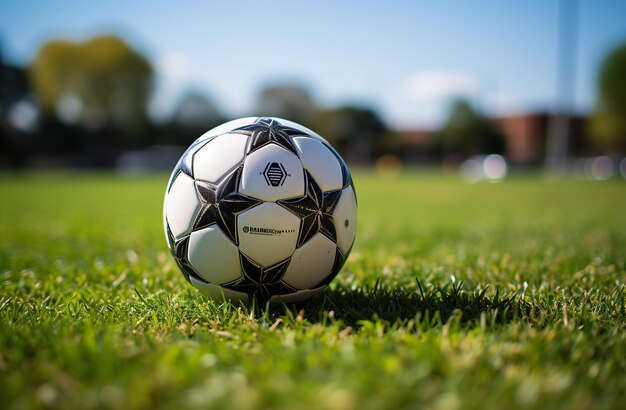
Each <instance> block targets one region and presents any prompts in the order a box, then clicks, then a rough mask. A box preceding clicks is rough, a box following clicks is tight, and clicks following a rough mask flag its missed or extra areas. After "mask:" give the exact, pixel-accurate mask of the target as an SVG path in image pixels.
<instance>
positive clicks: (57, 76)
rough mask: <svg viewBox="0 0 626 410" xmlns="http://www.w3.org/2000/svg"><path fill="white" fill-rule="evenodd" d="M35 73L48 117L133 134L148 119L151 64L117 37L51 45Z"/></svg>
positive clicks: (40, 55)
mask: <svg viewBox="0 0 626 410" xmlns="http://www.w3.org/2000/svg"><path fill="white" fill-rule="evenodd" d="M30 76H31V82H32V84H33V88H34V91H35V94H36V96H37V98H38V100H39V103H40V105H41V108H42V110H43V111H44V113H45V114H47V115H48V116H49V117H58V118H59V119H60V120H62V121H64V122H67V123H77V124H80V125H82V126H83V127H85V128H86V129H88V130H91V131H98V130H100V129H102V128H104V127H112V128H114V129H117V130H120V131H124V132H127V133H130V134H137V133H138V132H140V130H141V129H142V127H143V126H144V125H145V123H146V107H147V103H148V99H149V97H150V93H151V90H152V68H151V66H150V63H149V62H148V61H147V60H146V58H145V57H143V56H142V55H141V54H139V53H138V52H137V51H135V50H133V49H132V48H131V47H130V46H129V45H128V44H127V43H126V42H124V41H123V40H122V39H120V38H118V37H115V36H100V37H95V38H92V39H90V40H88V41H85V42H82V43H75V42H70V41H64V40H54V41H51V42H49V43H46V44H45V45H44V46H42V48H41V49H40V50H39V53H38V54H37V56H36V57H35V59H34V61H33V63H32V66H31V67H30Z"/></svg>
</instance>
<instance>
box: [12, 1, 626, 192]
mask: <svg viewBox="0 0 626 410" xmlns="http://www.w3.org/2000/svg"><path fill="white" fill-rule="evenodd" d="M0 8H1V13H0V167H1V168H11V169H33V168H35V169H41V168H45V169H50V168H111V169H117V170H119V171H120V172H123V173H138V172H145V171H150V170H156V169H171V167H172V166H173V165H174V163H175V162H176V160H177V159H178V157H179V155H180V154H181V153H182V151H183V150H184V148H185V147H186V146H187V145H188V144H190V143H191V142H192V141H193V140H195V139H196V138H197V137H198V136H200V135H201V134H202V133H203V132H204V131H206V130H208V129H210V128H212V127H213V126H215V125H218V124H219V123H222V122H224V121H226V120H229V119H233V118H237V117H242V116H248V115H254V116H256V115H266V116H278V117H285V118H289V119H291V120H294V121H297V122H300V123H302V124H304V125H307V126H309V127H311V128H313V129H314V130H316V131H318V132H319V133H320V134H322V135H323V136H324V137H326V138H327V139H328V140H329V141H330V142H331V143H332V144H333V145H334V146H335V147H336V148H337V149H338V150H339V151H340V152H341V154H342V155H343V156H344V158H345V159H346V160H347V162H348V163H349V164H350V165H353V166H364V167H370V166H371V167H375V168H376V169H377V170H378V171H379V172H381V173H383V174H385V175H394V174H397V173H399V172H400V171H401V170H402V169H403V168H407V167H408V168H420V167H421V168H429V169H438V170H444V171H454V172H457V171H458V172H459V174H460V176H461V177H462V178H463V179H464V180H465V181H467V182H477V181H479V180H482V179H490V180H494V181H495V180H500V179H502V178H504V177H505V176H506V175H507V174H508V173H509V172H510V171H515V170H518V169H519V170H528V169H531V170H532V169H537V170H545V171H547V172H549V173H551V174H566V173H567V174H572V175H575V176H577V177H581V178H588V179H609V178H622V177H624V178H626V160H624V156H625V155H626V2H623V1H609V0H597V1H591V0H579V1H577V0H571V1H565V0H561V1H558V0H551V1H542V2H535V1H532V2H531V1H517V2H501V1H479V2H457V1H442V2H427V1H398V2H393V3H386V4H383V3H381V2H373V1H372V2H369V1H345V2H341V3H337V2H330V1H318V2H314V3H303V2H292V1H272V2H258V1H257V2H254V1H242V2H232V3H231V2H206V1H197V2H195V1H190V2H184V3H182V2H180V3H179V2H176V3H175V2H161V1H149V2H148V1H138V2H128V1H125V2H122V1H109V2H80V1H55V2H44V1H40V2H38V1H20V2H5V1H3V2H0Z"/></svg>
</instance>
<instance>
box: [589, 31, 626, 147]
mask: <svg viewBox="0 0 626 410" xmlns="http://www.w3.org/2000/svg"><path fill="white" fill-rule="evenodd" d="M592 133H593V135H594V136H595V137H596V140H597V141H598V142H599V144H600V145H602V146H603V147H605V148H608V149H611V150H621V151H622V152H625V151H626V43H624V44H622V45H620V46H619V47H617V48H616V49H615V50H613V51H612V52H610V53H609V54H608V55H607V56H606V58H605V59H604V61H603V62H602V65H601V66H600V71H599V72H598V79H597V105H596V110H595V113H594V116H593V119H592Z"/></svg>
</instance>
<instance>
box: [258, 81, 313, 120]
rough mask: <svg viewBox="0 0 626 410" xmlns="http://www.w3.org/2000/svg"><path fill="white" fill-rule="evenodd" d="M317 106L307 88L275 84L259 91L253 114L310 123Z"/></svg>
mask: <svg viewBox="0 0 626 410" xmlns="http://www.w3.org/2000/svg"><path fill="white" fill-rule="evenodd" d="M316 110H317V108H316V105H315V101H314V100H313V97H312V96H311V93H310V92H309V90H307V89H306V88H304V87H303V86H301V85H297V84H275V85H270V86H267V87H265V88H263V89H262V90H261V92H260V93H259V97H258V101H257V108H256V113H255V115H261V116H269V117H281V118H285V119H288V120H291V121H295V122H298V123H301V124H303V125H310V124H311V120H312V118H313V116H314V115H315V112H316Z"/></svg>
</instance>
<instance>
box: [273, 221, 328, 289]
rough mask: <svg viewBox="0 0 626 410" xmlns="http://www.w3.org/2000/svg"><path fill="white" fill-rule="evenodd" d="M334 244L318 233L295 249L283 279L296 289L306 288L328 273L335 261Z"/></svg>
mask: <svg viewBox="0 0 626 410" xmlns="http://www.w3.org/2000/svg"><path fill="white" fill-rule="evenodd" d="M335 250H336V246H335V244H334V243H333V242H331V241H330V240H329V239H328V238H327V237H326V236H325V235H323V234H321V233H318V234H316V235H315V236H314V237H312V238H311V239H309V240H308V241H307V242H306V243H305V244H304V245H302V246H301V247H300V248H298V249H296V251H295V252H294V253H293V256H292V257H291V261H290V262H289V267H288V268H287V271H286V272H285V276H284V277H283V281H284V282H285V283H287V284H288V285H289V286H292V287H294V288H296V289H308V288H311V287H313V285H315V284H316V283H320V282H321V281H323V280H324V279H325V278H326V277H327V276H328V275H330V272H331V269H332V267H333V263H334V261H335V253H336V252H335Z"/></svg>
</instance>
